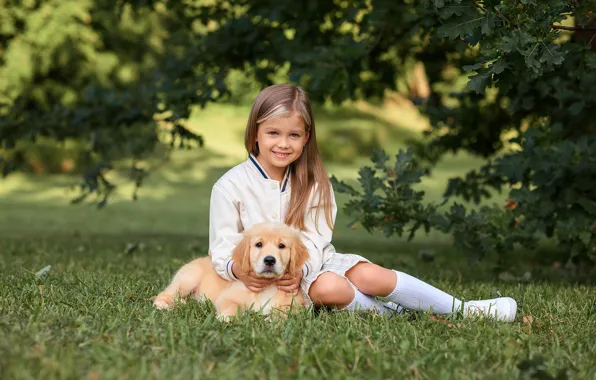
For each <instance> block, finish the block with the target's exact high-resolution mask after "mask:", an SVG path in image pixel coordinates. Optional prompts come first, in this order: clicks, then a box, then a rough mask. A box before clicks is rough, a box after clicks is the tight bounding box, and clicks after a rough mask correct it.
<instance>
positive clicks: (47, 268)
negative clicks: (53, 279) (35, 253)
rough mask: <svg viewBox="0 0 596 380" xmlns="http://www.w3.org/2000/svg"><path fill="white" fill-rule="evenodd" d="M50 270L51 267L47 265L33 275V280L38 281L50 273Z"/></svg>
mask: <svg viewBox="0 0 596 380" xmlns="http://www.w3.org/2000/svg"><path fill="white" fill-rule="evenodd" d="M50 269H52V266H51V265H47V266H45V267H43V268H41V269H40V270H39V272H37V273H35V278H36V279H38V280H39V279H40V278H42V277H44V276H46V275H47V274H48V273H50Z"/></svg>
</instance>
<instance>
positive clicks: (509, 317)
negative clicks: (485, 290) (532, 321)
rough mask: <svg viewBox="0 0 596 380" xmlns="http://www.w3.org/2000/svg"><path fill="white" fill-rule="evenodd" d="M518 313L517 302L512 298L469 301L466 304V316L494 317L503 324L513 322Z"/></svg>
mask: <svg viewBox="0 0 596 380" xmlns="http://www.w3.org/2000/svg"><path fill="white" fill-rule="evenodd" d="M516 312H517V302H515V300H514V299H513V298H511V297H499V298H493V299H490V300H477V301H468V302H466V303H465V304H464V316H473V315H474V316H486V317H494V318H495V319H496V320H498V321H502V322H513V321H514V320H515V314H516Z"/></svg>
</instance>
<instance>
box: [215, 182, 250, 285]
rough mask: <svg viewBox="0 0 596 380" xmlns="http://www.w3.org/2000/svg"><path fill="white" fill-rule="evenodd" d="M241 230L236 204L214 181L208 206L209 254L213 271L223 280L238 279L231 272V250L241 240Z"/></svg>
mask: <svg viewBox="0 0 596 380" xmlns="http://www.w3.org/2000/svg"><path fill="white" fill-rule="evenodd" d="M242 231H243V227H242V221H241V219H240V211H239V210H238V205H236V204H235V203H234V201H233V200H232V198H231V196H230V195H229V193H228V192H227V191H225V190H224V189H223V188H222V187H221V186H220V185H218V184H217V183H216V184H215V185H214V186H213V189H212V191H211V202H210V207H209V255H210V256H211V262H212V263H213V266H214V268H215V271H216V272H217V274H218V275H220V276H221V277H222V278H223V279H224V280H228V281H234V280H238V279H237V278H236V277H235V276H234V274H233V273H232V264H233V263H234V261H233V260H232V251H233V250H234V248H235V247H236V245H238V243H240V241H241V240H242Z"/></svg>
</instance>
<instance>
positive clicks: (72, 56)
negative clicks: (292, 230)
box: [0, 0, 596, 262]
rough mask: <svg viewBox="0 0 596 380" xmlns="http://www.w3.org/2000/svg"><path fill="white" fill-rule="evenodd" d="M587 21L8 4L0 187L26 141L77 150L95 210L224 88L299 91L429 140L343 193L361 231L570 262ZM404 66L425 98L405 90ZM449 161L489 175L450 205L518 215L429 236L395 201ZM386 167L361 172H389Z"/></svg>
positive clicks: (501, 12)
mask: <svg viewBox="0 0 596 380" xmlns="http://www.w3.org/2000/svg"><path fill="white" fill-rule="evenodd" d="M594 10H596V0H565V1H564V0H544V1H538V0H519V1H508V2H505V1H499V0H484V1H483V0H475V1H473V0H425V1H403V2H398V1H393V0H375V1H363V0H350V1H302V2H300V1H291V0H278V1H275V2H272V1H270V0H254V1H250V2H247V1H244V0H228V1H225V2H220V1H213V2H204V1H200V0H196V1H194V0H191V1H185V2H179V1H171V0H144V1H136V0H129V1H121V2H117V3H110V2H100V1H97V0H88V1H83V2H80V1H74V0H64V1H45V2H9V4H8V5H7V6H5V7H4V8H2V10H0V19H1V20H2V28H1V29H0V56H1V59H0V104H1V108H0V169H1V170H2V171H3V172H4V173H6V172H9V171H11V170H15V169H17V168H19V159H20V158H19V157H20V156H19V147H21V146H22V145H23V144H26V143H27V142H29V141H32V140H33V141H35V140H36V139H38V138H40V137H41V138H44V137H48V138H53V139H56V140H66V139H77V140H78V141H83V142H85V144H86V145H85V146H86V148H87V150H86V154H87V156H86V157H87V161H88V164H89V167H90V168H91V170H92V172H93V171H94V172H95V173H96V175H95V176H93V175H91V176H90V177H88V178H90V179H89V180H88V181H86V186H87V187H85V189H87V190H86V191H89V192H92V191H96V190H97V189H104V190H102V191H104V193H105V192H109V191H110V189H111V187H110V186H109V185H102V183H103V181H102V179H101V176H100V174H101V173H102V171H103V170H107V169H105V168H109V167H111V166H110V165H113V164H114V163H115V162H118V161H119V160H121V159H123V158H127V159H130V158H132V162H133V163H134V167H136V168H137V169H138V170H135V169H133V170H132V171H131V173H132V174H131V176H132V178H134V180H135V181H139V183H140V182H142V178H144V175H145V174H143V171H142V170H144V169H145V168H144V167H142V166H141V165H140V164H139V163H140V162H141V161H142V159H143V158H145V157H147V156H148V155H149V154H151V153H152V152H155V151H156V150H158V148H159V147H160V146H162V145H164V144H166V145H167V144H170V143H171V142H172V141H177V143H175V144H176V145H177V146H180V145H182V146H184V147H187V146H188V144H187V142H186V141H187V140H186V139H189V140H190V141H194V142H195V143H198V144H199V145H200V144H201V142H202V140H201V139H200V137H199V136H197V135H195V134H194V132H191V131H189V130H188V129H186V128H184V120H185V119H186V118H188V116H189V115H190V110H191V108H192V107H193V106H195V105H198V106H201V107H204V106H206V105H207V104H208V103H210V102H214V101H218V100H221V99H226V98H227V97H229V96H230V94H233V93H236V94H237V93H240V92H243V91H244V90H243V89H242V88H239V87H235V84H234V83H233V81H231V80H230V73H238V72H240V73H241V74H242V75H243V76H244V77H245V78H250V79H251V80H254V81H255V82H256V83H258V84H259V85H262V86H264V85H269V84H272V83H276V82H279V81H291V82H295V83H298V84H300V85H301V86H303V87H304V88H305V89H306V90H307V91H308V92H309V94H310V96H311V99H313V100H314V101H319V102H323V101H329V102H334V103H341V102H343V101H345V100H349V99H362V98H364V99H370V98H382V97H383V96H384V95H385V94H386V93H387V91H388V90H389V91H397V92H400V93H402V94H403V95H405V96H409V97H410V99H411V100H412V102H413V103H414V104H417V105H419V109H420V111H421V112H422V113H423V115H425V116H426V117H428V120H429V122H430V128H429V129H428V130H427V131H426V132H425V134H424V136H425V139H424V140H423V141H421V142H417V143H416V145H414V148H415V149H413V150H412V152H413V156H411V157H410V155H409V154H406V153H402V155H401V156H399V157H398V161H399V162H400V164H399V165H398V166H397V167H392V170H393V171H394V173H395V175H396V177H395V178H393V179H392V177H391V175H390V173H389V172H387V173H386V175H387V178H383V179H380V178H379V177H378V175H379V173H380V172H381V171H383V172H384V170H385V169H380V168H378V167H375V168H369V169H363V170H362V171H361V173H360V175H361V184H362V186H363V189H365V191H364V192H362V193H359V192H356V193H354V191H356V190H354V189H350V188H349V187H343V189H344V190H345V191H347V192H349V193H350V194H352V195H353V202H351V203H350V205H349V206H348V207H351V208H354V210H355V211H357V212H358V213H359V214H358V215H360V218H361V220H360V221H361V222H363V223H365V224H366V225H369V226H371V227H372V226H376V227H378V226H380V227H381V228H382V229H384V230H385V231H386V232H391V233H397V234H405V233H412V227H415V226H418V228H426V229H428V228H429V227H430V228H433V227H436V228H443V229H447V228H450V231H451V232H452V233H453V235H454V236H455V241H456V244H461V246H462V247H464V246H465V247H468V246H469V247H470V248H469V249H471V250H474V249H476V248H474V247H479V246H480V247H481V249H483V250H485V251H486V250H490V249H497V250H499V249H501V250H502V249H507V248H508V247H509V246H507V245H500V244H510V243H509V242H520V243H524V244H526V243H527V242H529V241H531V240H533V239H539V238H540V237H541V236H545V237H550V238H553V239H556V240H557V241H558V242H559V243H560V245H561V248H562V249H564V250H566V251H567V252H569V253H570V256H571V257H572V260H571V261H572V262H578V260H579V259H578V258H581V259H582V260H583V259H586V258H588V257H593V256H594V254H595V253H596V252H595V242H596V235H595V233H596V230H595V228H594V221H596V214H595V212H594V202H596V171H594V170H593V169H591V168H593V167H594V157H596V148H595V143H594V139H595V138H594V134H595V132H596V130H595V128H596V116H595V114H594V111H593V110H594V109H596V31H595V29H596V15H594V14H593V12H594ZM49 36H51V38H50V37H49ZM414 65H417V66H422V67H423V68H424V73H425V76H426V78H427V79H428V82H429V84H430V86H429V87H430V93H429V94H425V95H420V93H417V92H416V91H414V90H413V88H412V86H411V85H410V83H409V82H408V81H407V80H405V79H404V78H406V77H407V75H408V73H409V70H410V69H411V68H412V67H413V66H414ZM406 82H407V83H406ZM427 95H428V96H427ZM421 96H423V97H422V98H421ZM170 133H174V135H171V134H170ZM166 136H167V137H166ZM180 139H183V141H184V143H183V144H180ZM456 152H466V153H469V154H472V155H476V156H479V157H482V158H484V159H486V163H485V165H484V166H483V167H481V168H478V169H477V170H474V171H471V172H470V173H467V174H466V175H464V176H462V177H461V178H452V179H450V181H449V184H448V187H447V189H446V192H445V195H446V197H462V198H464V200H472V201H474V202H477V203H479V202H482V201H484V200H486V199H487V198H489V197H490V196H491V194H494V192H496V191H506V192H508V195H509V198H510V199H511V201H512V202H514V203H515V205H516V207H515V208H512V209H508V211H507V213H508V214H506V215H508V216H507V217H505V216H503V213H504V212H505V211H504V210H502V208H501V207H492V208H491V207H488V206H484V207H482V208H479V209H477V210H475V211H471V212H470V211H465V210H464V209H463V206H461V208H460V206H458V207H457V208H452V209H451V211H450V212H449V213H448V214H445V215H442V216H443V217H445V218H446V219H445V220H447V221H448V222H449V223H446V222H445V220H443V219H440V218H439V219H440V220H439V219H438V220H433V219H431V216H433V215H436V212H437V210H438V209H439V208H438V205H425V204H424V203H423V202H422V195H421V194H420V193H418V192H416V191H414V190H413V189H414V187H411V188H410V187H409V186H411V185H413V184H415V183H416V182H415V181H417V180H420V178H421V176H423V175H425V172H424V171H422V166H421V165H422V164H424V165H426V166H427V167H428V168H429V170H430V169H432V165H433V164H435V163H436V162H437V161H438V160H440V159H441V157H443V156H444V155H445V154H449V153H456ZM382 157H384V156H382V155H381V156H375V158H374V160H375V161H374V162H376V163H378V165H381V162H385V163H386V164H387V162H388V161H383V159H382ZM410 158H412V159H415V161H412V163H410V164H408V162H410V161H409V160H410ZM413 162H420V164H414V163H413ZM375 165H377V164H375ZM387 165H389V164H387ZM408 165H410V166H408ZM94 168H95V169H94ZM102 168H104V169H102ZM398 168H401V170H403V171H402V172H401V173H400V172H398V171H397V169H398ZM98 173H99V174H98ZM375 173H376V174H375ZM104 179H105V176H104ZM377 191H378V193H377ZM396 191H397V195H396ZM104 193H102V194H104ZM380 194H385V195H380ZM360 197H362V199H360ZM101 199H103V198H102V196H101V194H100V201H101ZM453 207H455V206H453ZM511 217H513V218H514V219H513V220H514V222H515V223H512V222H511V220H512V219H511ZM386 219H388V220H390V223H389V224H388V225H386V224H385V223H384V221H385V220H386ZM456 221H461V222H457V223H456ZM511 225H514V226H515V225H517V228H516V229H512V228H511ZM446 226H450V227H446ZM414 230H415V228H414ZM530 237H531V238H530ZM528 244H529V243H528Z"/></svg>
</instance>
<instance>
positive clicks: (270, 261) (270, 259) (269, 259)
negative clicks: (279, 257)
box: [263, 256, 275, 265]
mask: <svg viewBox="0 0 596 380" xmlns="http://www.w3.org/2000/svg"><path fill="white" fill-rule="evenodd" d="M263 262H264V263H265V265H274V264H275V257H273V256H265V258H264V259H263Z"/></svg>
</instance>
